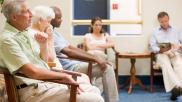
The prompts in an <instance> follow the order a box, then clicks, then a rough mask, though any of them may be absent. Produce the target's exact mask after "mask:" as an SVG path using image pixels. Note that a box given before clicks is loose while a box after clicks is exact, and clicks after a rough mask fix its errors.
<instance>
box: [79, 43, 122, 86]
mask: <svg viewBox="0 0 182 102" xmlns="http://www.w3.org/2000/svg"><path fill="white" fill-rule="evenodd" d="M77 47H78V48H80V49H82V50H84V51H87V48H86V45H85V44H84V43H80V44H78V45H77ZM112 50H113V51H114V53H115V66H116V68H115V70H114V72H115V76H116V82H117V83H118V67H117V63H118V61H117V56H118V55H119V52H118V51H116V49H115V47H112ZM105 53H106V54H107V51H105ZM90 63H91V62H90ZM90 66H92V64H91V65H90ZM88 73H89V77H90V78H91V73H92V67H90V69H89V70H88Z"/></svg>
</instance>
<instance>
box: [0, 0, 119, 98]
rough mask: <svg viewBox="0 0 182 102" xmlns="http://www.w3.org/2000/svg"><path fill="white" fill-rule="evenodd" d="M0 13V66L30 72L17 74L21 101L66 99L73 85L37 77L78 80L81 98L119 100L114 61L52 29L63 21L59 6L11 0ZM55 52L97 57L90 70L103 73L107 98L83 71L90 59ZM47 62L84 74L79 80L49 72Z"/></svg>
mask: <svg viewBox="0 0 182 102" xmlns="http://www.w3.org/2000/svg"><path fill="white" fill-rule="evenodd" d="M2 12H3V14H4V15H5V17H6V18H7V22H6V25H5V28H4V31H3V33H2V34H1V39H0V45H1V46H0V47H1V55H0V58H1V67H6V68H8V70H9V72H10V73H11V74H13V75H15V74H17V73H21V74H24V75H26V76H28V77H29V78H23V77H18V76H16V75H15V76H14V78H15V81H16V85H17V86H18V87H17V88H18V93H19V98H20V101H21V102H30V101H33V102H50V101H52V102H58V101H60V100H61V101H64V102H68V100H69V94H68V88H69V87H66V86H65V85H61V84H56V83H48V82H45V81H38V80H40V79H50V80H55V79H56V81H62V80H65V81H67V82H72V83H78V84H79V88H78V89H77V91H78V94H77V102H104V101H106V102H117V101H119V98H118V90H117V84H116V79H115V73H114V69H113V66H112V65H110V64H109V63H108V62H107V61H106V60H105V59H102V58H96V57H95V56H93V55H92V54H88V53H86V52H85V51H82V50H80V49H78V48H75V47H73V46H71V45H70V44H69V43H68V42H67V41H66V40H64V38H62V37H61V35H60V34H59V33H58V32H56V31H54V28H56V27H59V26H60V24H61V21H62V19H61V18H62V13H61V10H60V9H59V8H57V7H51V8H50V7H46V6H38V7H35V8H34V9H33V11H32V12H31V11H30V10H29V7H28V4H27V3H26V0H13V1H7V2H5V3H4V4H3V7H2ZM32 14H33V15H32ZM31 22H32V25H31ZM51 25H52V26H51ZM29 26H31V27H30V28H29ZM52 27H53V28H52ZM54 47H55V48H54ZM56 54H57V55H60V56H69V57H71V58H78V59H86V60H90V61H93V62H95V64H94V65H93V71H92V75H93V77H96V78H98V77H102V83H103V89H104V97H105V99H103V98H102V97H101V92H100V90H99V89H98V88H97V87H95V86H93V85H92V84H90V81H89V79H88V77H87V76H86V75H85V74H86V73H87V68H88V63H84V62H79V61H71V60H62V59H58V58H57V57H56ZM47 62H55V63H56V66H55V68H56V69H59V70H65V69H66V70H71V71H77V72H81V73H85V74H81V76H80V77H78V80H77V81H75V80H74V79H73V78H72V77H71V76H70V75H68V74H66V73H58V72H55V71H51V70H50V68H49V66H48V65H47ZM60 62H61V63H60ZM110 83H112V84H110Z"/></svg>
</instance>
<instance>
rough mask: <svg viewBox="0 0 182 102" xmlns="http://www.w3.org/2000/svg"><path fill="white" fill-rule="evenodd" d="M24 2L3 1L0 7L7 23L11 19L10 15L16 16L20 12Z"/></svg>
mask: <svg viewBox="0 0 182 102" xmlns="http://www.w3.org/2000/svg"><path fill="white" fill-rule="evenodd" d="M25 1H26V0H5V1H4V3H3V5H2V13H3V14H4V16H5V17H6V19H7V21H9V20H10V19H11V14H14V13H16V14H18V13H20V11H21V4H22V3H24V2H25Z"/></svg>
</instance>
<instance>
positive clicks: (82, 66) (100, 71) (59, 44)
mask: <svg viewBox="0 0 182 102" xmlns="http://www.w3.org/2000/svg"><path fill="white" fill-rule="evenodd" d="M52 8H53V10H54V12H55V19H53V20H52V21H51V24H52V26H53V28H55V27H59V26H60V24H61V22H62V19H61V18H62V14H61V10H60V9H59V8H58V7H52ZM54 41H55V43H54V46H55V50H56V54H57V55H61V56H68V57H70V58H76V59H81V60H91V61H93V62H96V64H94V65H93V70H92V75H93V77H102V83H103V88H104V95H105V101H106V102H117V101H119V99H118V90H117V84H116V79H115V73H114V68H113V67H112V66H111V65H109V64H108V62H107V61H105V60H103V59H100V58H97V57H95V56H93V55H91V54H88V53H86V52H85V51H83V50H81V49H79V48H76V47H73V46H71V45H70V44H69V43H68V42H67V41H66V40H65V39H64V38H63V37H62V36H61V34H59V33H58V32H54ZM59 60H60V62H61V64H62V65H63V68H64V69H66V70H73V71H78V72H82V73H87V70H88V63H85V62H79V61H72V60H68V59H59ZM111 83H112V84H111Z"/></svg>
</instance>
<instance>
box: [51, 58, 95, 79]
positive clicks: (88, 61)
mask: <svg viewBox="0 0 182 102" xmlns="http://www.w3.org/2000/svg"><path fill="white" fill-rule="evenodd" d="M57 58H61V59H69V60H77V61H81V62H87V63H88V71H87V75H88V77H89V79H90V83H92V80H91V79H92V64H93V63H94V62H93V61H90V60H80V59H74V58H69V57H63V56H60V55H57ZM52 65H53V64H52Z"/></svg>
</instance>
